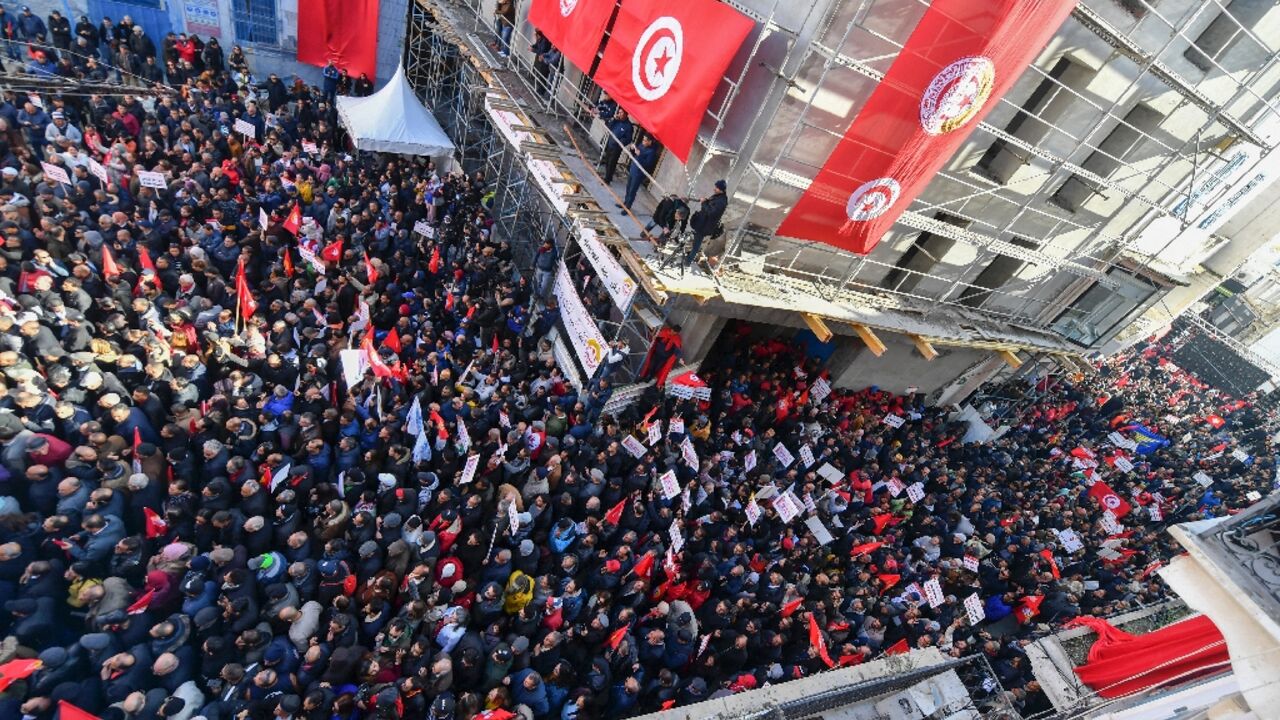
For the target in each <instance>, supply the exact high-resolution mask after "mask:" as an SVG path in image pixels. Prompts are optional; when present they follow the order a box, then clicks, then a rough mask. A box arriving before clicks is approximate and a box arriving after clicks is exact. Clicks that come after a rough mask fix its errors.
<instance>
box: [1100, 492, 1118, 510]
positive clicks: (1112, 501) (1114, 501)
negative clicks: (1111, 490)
mask: <svg viewBox="0 0 1280 720" xmlns="http://www.w3.org/2000/svg"><path fill="white" fill-rule="evenodd" d="M1102 504H1103V505H1106V506H1107V507H1108V508H1110V509H1112V510H1115V509H1116V508H1118V507H1120V498H1118V497H1116V496H1115V495H1105V496H1103V498H1102Z"/></svg>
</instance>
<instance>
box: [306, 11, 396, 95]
mask: <svg viewBox="0 0 1280 720" xmlns="http://www.w3.org/2000/svg"><path fill="white" fill-rule="evenodd" d="M304 6H305V9H304V10H303V11H302V12H299V13H298V61H299V62H304V63H307V64H308V65H315V66H317V67H324V66H325V65H328V64H329V61H330V60H332V61H333V64H334V65H337V66H338V69H340V70H346V71H347V72H348V73H350V74H351V77H352V78H353V79H354V78H358V77H360V74H361V73H364V74H365V75H368V76H369V79H370V80H372V79H374V78H375V77H376V76H377V67H378V0H310V2H307V3H304Z"/></svg>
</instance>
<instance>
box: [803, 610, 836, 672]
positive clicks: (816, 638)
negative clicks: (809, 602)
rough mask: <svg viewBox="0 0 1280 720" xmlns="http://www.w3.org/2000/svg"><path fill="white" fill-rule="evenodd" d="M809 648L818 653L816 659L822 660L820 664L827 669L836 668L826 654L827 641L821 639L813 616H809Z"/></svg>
mask: <svg viewBox="0 0 1280 720" xmlns="http://www.w3.org/2000/svg"><path fill="white" fill-rule="evenodd" d="M809 647H812V648H814V649H816V650H817V651H818V657H820V658H822V662H824V663H826V664H827V667H829V668H832V667H835V666H836V661H835V660H832V659H831V655H830V654H829V653H827V639H826V638H824V637H822V630H821V629H819V628H818V623H816V622H814V621H813V615H812V614H810V615H809Z"/></svg>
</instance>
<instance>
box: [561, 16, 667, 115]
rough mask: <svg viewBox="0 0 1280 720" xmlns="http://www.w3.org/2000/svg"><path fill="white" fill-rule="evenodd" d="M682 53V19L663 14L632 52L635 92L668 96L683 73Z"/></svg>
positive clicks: (654, 97)
mask: <svg viewBox="0 0 1280 720" xmlns="http://www.w3.org/2000/svg"><path fill="white" fill-rule="evenodd" d="M574 1H575V2H576V0H574ZM683 56H684V30H683V28H681V27H680V21H679V20H676V19H675V18H673V17H671V16H670V15H664V16H662V17H660V18H658V19H657V20H654V21H653V22H652V23H650V24H649V27H647V28H645V30H644V33H642V34H641V35H640V42H639V43H638V44H637V45H636V50H635V52H634V53H632V54H631V84H632V85H634V86H635V88H636V94H637V95H639V96H640V97H641V98H643V99H645V100H649V101H653V100H657V99H659V98H661V97H662V96H663V95H666V94H667V91H668V90H670V89H671V83H673V82H675V79H676V74H677V73H679V72H680V60H681V58H682V57H683Z"/></svg>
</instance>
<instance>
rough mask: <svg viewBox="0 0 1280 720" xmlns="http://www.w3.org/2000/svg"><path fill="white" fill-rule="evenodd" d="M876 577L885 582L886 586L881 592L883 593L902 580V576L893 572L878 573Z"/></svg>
mask: <svg viewBox="0 0 1280 720" xmlns="http://www.w3.org/2000/svg"><path fill="white" fill-rule="evenodd" d="M876 579H877V580H879V581H880V582H882V583H884V587H883V588H881V590H880V592H881V593H883V592H884V591H885V590H888V589H889V588H891V587H893V586H894V585H897V584H898V583H899V582H900V581H901V580H902V576H901V575H894V574H893V573H881V574H880V575H876Z"/></svg>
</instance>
